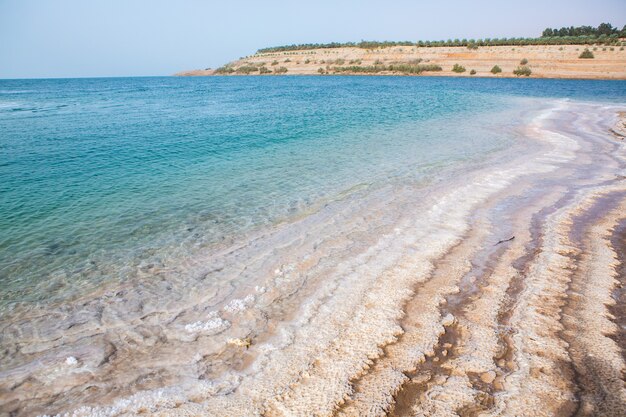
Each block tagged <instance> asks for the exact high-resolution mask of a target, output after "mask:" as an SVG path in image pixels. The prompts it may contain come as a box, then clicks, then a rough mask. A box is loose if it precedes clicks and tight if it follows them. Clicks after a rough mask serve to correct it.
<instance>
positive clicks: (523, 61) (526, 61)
mask: <svg viewBox="0 0 626 417" xmlns="http://www.w3.org/2000/svg"><path fill="white" fill-rule="evenodd" d="M519 64H520V65H526V64H528V60H527V59H526V58H524V59H522V60H521V61H520V62H519Z"/></svg>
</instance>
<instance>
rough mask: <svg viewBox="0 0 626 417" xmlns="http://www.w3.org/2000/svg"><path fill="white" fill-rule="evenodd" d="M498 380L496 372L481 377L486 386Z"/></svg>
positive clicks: (486, 373)
mask: <svg viewBox="0 0 626 417" xmlns="http://www.w3.org/2000/svg"><path fill="white" fill-rule="evenodd" d="M494 379H496V373H495V372H494V371H489V372H485V373H483V374H481V375H480V380H481V381H483V382H484V383H485V384H491V383H492V382H493V380H494Z"/></svg>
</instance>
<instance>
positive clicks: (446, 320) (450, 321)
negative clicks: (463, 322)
mask: <svg viewBox="0 0 626 417" xmlns="http://www.w3.org/2000/svg"><path fill="white" fill-rule="evenodd" d="M455 321H456V318H455V317H454V316H453V315H452V314H450V313H448V314H447V315H446V316H445V317H444V318H443V320H441V324H442V325H443V326H444V327H448V326H452V325H453V324H454V322H455Z"/></svg>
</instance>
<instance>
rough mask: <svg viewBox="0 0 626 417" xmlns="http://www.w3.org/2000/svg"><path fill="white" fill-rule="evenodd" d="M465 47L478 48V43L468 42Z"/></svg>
mask: <svg viewBox="0 0 626 417" xmlns="http://www.w3.org/2000/svg"><path fill="white" fill-rule="evenodd" d="M467 49H478V45H476V44H475V43H469V44H467Z"/></svg>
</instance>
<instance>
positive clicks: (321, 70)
mask: <svg viewBox="0 0 626 417" xmlns="http://www.w3.org/2000/svg"><path fill="white" fill-rule="evenodd" d="M317 72H319V73H320V74H326V71H324V68H322V67H320V68H318V70H317Z"/></svg>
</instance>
